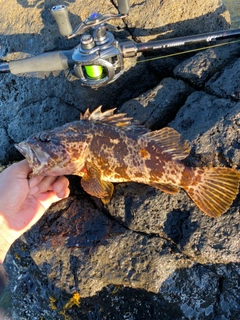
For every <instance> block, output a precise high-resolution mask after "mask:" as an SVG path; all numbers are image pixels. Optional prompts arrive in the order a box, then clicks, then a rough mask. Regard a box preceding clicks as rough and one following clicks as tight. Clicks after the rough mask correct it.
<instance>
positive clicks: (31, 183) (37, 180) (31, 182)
mask: <svg viewBox="0 0 240 320" xmlns="http://www.w3.org/2000/svg"><path fill="white" fill-rule="evenodd" d="M43 178H44V176H36V177H34V178H31V179H29V180H28V185H29V188H30V189H32V188H34V187H35V186H37V185H38V184H39V183H40V182H41V181H42V180H43Z"/></svg>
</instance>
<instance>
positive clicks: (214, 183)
mask: <svg viewBox="0 0 240 320" xmlns="http://www.w3.org/2000/svg"><path fill="white" fill-rule="evenodd" d="M192 173H193V177H192V179H191V180H192V183H191V184H190V185H189V186H183V189H184V190H185V191H186V192H187V193H188V195H189V196H190V197H191V198H192V200H193V201H194V202H195V204H196V205H197V206H198V207H199V208H200V209H201V210H202V211H203V212H204V213H205V214H207V215H208V216H210V217H214V218H216V217H218V216H220V215H221V214H223V213H224V212H226V211H227V210H228V209H229V207H230V206H231V204H232V202H233V200H234V199H235V197H236V196H237V194H238V188H239V181H240V172H238V171H237V170H234V169H231V168H223V167H217V168H204V169H195V170H192Z"/></svg>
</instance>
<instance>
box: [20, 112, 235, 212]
mask: <svg viewBox="0 0 240 320" xmlns="http://www.w3.org/2000/svg"><path fill="white" fill-rule="evenodd" d="M115 110H116V109H115V108H113V109H109V110H107V111H102V107H101V106H100V107H98V108H97V109H95V110H94V111H93V112H90V111H89V109H87V110H86V111H85V112H84V113H83V114H81V115H80V120H76V121H73V122H70V123H66V124H64V125H63V126H61V127H57V128H53V129H52V130H45V131H42V132H40V133H37V134H33V135H31V136H30V137H29V138H27V139H26V140H24V141H22V142H20V143H19V144H16V145H15V146H16V148H17V149H18V150H19V152H20V153H21V154H22V155H23V156H24V157H25V158H26V159H27V161H28V163H29V166H30V168H31V169H32V173H31V176H32V177H33V176H37V175H42V176H58V175H78V176H80V177H81V186H82V188H83V189H84V190H85V191H86V192H87V193H88V194H90V195H91V196H94V197H97V198H100V199H101V200H102V202H103V203H104V204H107V203H109V201H110V200H111V198H112V195H113V192H114V185H113V183H121V182H137V183H142V184H146V185H149V186H151V187H154V188H157V189H159V190H161V191H163V192H165V193H168V194H175V193H177V192H179V190H180V189H183V190H185V192H186V193H187V194H188V196H189V197H190V198H191V199H192V200H193V202H194V203H195V204H196V205H197V207H198V208H199V209H200V210H201V211H203V212H204V213H205V214H206V215H208V216H210V217H218V216H220V215H221V214H223V213H224V212H226V211H227V210H228V209H229V207H230V206H231V204H232V202H233V200H234V199H235V197H236V196H237V194H238V188H239V181H240V172H239V171H238V170H236V169H233V168H228V167H211V168H209V167H203V168H200V167H190V166H186V165H185V164H184V163H183V161H182V160H184V159H185V158H186V157H187V156H188V155H189V153H190V144H189V142H188V141H186V140H184V139H183V138H182V137H181V135H180V134H179V133H178V132H177V131H176V130H174V129H173V128H170V127H164V128H162V129H160V130H155V131H150V130H149V129H147V128H145V127H144V126H142V125H139V124H137V123H135V122H133V121H132V118H130V117H128V116H127V114H126V113H116V112H115Z"/></svg>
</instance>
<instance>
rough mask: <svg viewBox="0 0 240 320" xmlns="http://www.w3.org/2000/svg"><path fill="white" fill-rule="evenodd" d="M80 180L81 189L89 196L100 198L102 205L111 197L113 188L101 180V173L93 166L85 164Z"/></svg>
mask: <svg viewBox="0 0 240 320" xmlns="http://www.w3.org/2000/svg"><path fill="white" fill-rule="evenodd" d="M85 170H86V171H85V173H84V175H83V177H82V179H81V185H82V187H83V189H84V190H85V191H86V192H87V193H89V194H90V195H91V196H94V197H97V198H100V199H101V200H102V202H103V203H104V204H106V203H108V202H109V201H110V199H111V197H112V194H113V190H114V186H113V184H112V183H111V182H108V181H104V180H102V179H101V172H100V170H99V169H98V168H96V167H95V166H94V165H92V164H89V163H87V164H86V167H85Z"/></svg>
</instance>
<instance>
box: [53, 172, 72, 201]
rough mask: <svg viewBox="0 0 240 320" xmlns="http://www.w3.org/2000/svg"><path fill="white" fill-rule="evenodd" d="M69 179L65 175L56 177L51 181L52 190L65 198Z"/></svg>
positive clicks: (67, 192) (67, 193)
mask: <svg viewBox="0 0 240 320" xmlns="http://www.w3.org/2000/svg"><path fill="white" fill-rule="evenodd" d="M68 186H69V181H68V179H67V178H66V177H64V176H61V177H58V179H57V180H56V181H55V182H54V183H53V185H52V187H53V191H54V192H55V193H56V195H57V196H58V197H60V198H65V197H66V196H68V195H69V192H70V191H69V188H68Z"/></svg>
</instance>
